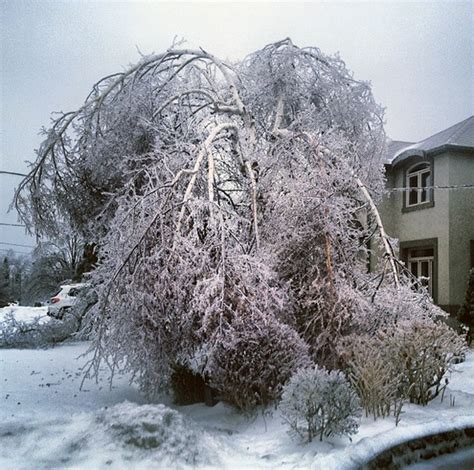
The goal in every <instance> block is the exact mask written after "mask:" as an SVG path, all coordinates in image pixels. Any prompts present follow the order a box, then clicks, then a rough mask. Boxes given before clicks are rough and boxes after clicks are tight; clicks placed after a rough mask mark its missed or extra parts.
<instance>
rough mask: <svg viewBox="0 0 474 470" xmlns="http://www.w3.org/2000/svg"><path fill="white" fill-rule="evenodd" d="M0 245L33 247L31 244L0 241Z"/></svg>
mask: <svg viewBox="0 0 474 470" xmlns="http://www.w3.org/2000/svg"><path fill="white" fill-rule="evenodd" d="M0 245H11V246H21V247H22V248H34V246H32V245H20V244H19V243H9V242H0Z"/></svg>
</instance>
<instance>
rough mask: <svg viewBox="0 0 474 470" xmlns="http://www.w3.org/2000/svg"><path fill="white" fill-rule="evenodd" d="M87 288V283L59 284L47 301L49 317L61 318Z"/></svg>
mask: <svg viewBox="0 0 474 470" xmlns="http://www.w3.org/2000/svg"><path fill="white" fill-rule="evenodd" d="M85 288H87V284H67V285H64V286H61V288H60V290H59V292H58V293H57V294H55V295H54V296H53V297H51V299H50V300H49V301H48V312H47V314H48V315H49V316H50V317H53V318H57V319H58V320H62V319H63V317H64V314H65V313H66V311H68V310H69V309H71V308H72V307H73V306H74V304H75V303H76V302H77V297H78V295H79V294H80V293H81V291H83V290H84V289H85Z"/></svg>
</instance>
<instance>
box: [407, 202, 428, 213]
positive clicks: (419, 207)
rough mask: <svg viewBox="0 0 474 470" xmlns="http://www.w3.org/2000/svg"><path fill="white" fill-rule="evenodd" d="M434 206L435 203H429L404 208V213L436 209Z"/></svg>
mask: <svg viewBox="0 0 474 470" xmlns="http://www.w3.org/2000/svg"><path fill="white" fill-rule="evenodd" d="M434 205H435V203H434V201H428V202H424V203H423V204H416V205H415V206H403V208H402V213H405V212H413V211H419V210H423V209H430V208H431V207H434Z"/></svg>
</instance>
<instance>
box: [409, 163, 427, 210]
mask: <svg viewBox="0 0 474 470" xmlns="http://www.w3.org/2000/svg"><path fill="white" fill-rule="evenodd" d="M431 180H432V178H431V167H430V164H429V163H420V164H417V165H415V166H413V167H411V168H410V169H409V170H408V171H407V179H406V188H407V191H406V207H413V206H418V205H420V204H425V203H427V202H430V199H431V193H432V190H431V189H429V186H432V182H431Z"/></svg>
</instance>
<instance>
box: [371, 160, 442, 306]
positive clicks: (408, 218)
mask: <svg viewBox="0 0 474 470" xmlns="http://www.w3.org/2000/svg"><path fill="white" fill-rule="evenodd" d="M419 160H420V159H419V157H418V159H417V161H419ZM411 165H413V160H411V161H410V160H407V161H406V162H403V163H402V164H400V165H397V167H396V168H395V169H391V170H389V171H388V172H387V186H388V187H389V188H394V187H396V188H401V187H404V186H405V173H406V170H407V169H408V168H409V167H410V166H411ZM449 167H450V158H449V155H447V154H442V155H437V156H435V157H434V172H433V173H434V185H435V186H436V185H443V186H444V185H448V184H449V180H450V171H449ZM403 197H404V193H403V192H396V193H392V194H390V195H389V196H387V197H386V198H385V199H384V201H383V202H382V204H381V205H380V206H379V210H380V213H381V217H382V221H383V222H384V226H385V229H386V231H387V233H388V235H390V236H391V237H393V238H397V239H398V240H399V242H400V244H406V243H407V242H414V244H416V242H417V241H418V242H419V241H420V240H426V239H437V265H438V273H437V282H436V284H437V286H436V293H435V294H436V298H435V301H436V303H438V304H439V305H449V303H450V282H449V279H450V263H449V236H450V231H449V224H448V220H447V214H448V211H449V198H450V193H449V191H446V190H435V192H434V206H433V207H425V208H422V209H421V208H420V209H418V210H411V211H409V212H403V210H402V209H403ZM372 266H373V265H372Z"/></svg>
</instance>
